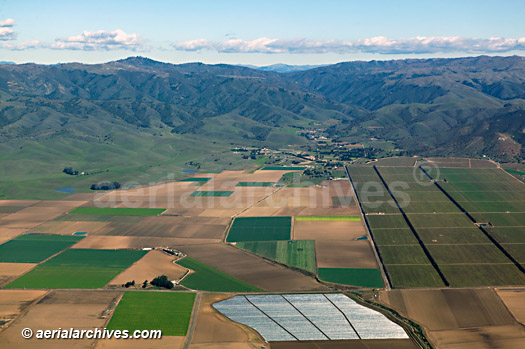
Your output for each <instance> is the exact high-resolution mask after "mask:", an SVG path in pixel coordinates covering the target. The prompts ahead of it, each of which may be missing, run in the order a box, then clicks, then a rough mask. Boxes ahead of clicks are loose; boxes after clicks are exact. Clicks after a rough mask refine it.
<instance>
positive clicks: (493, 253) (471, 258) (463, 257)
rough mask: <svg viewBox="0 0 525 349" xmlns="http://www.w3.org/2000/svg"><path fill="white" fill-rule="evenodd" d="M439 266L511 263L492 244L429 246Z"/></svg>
mask: <svg viewBox="0 0 525 349" xmlns="http://www.w3.org/2000/svg"><path fill="white" fill-rule="evenodd" d="M428 250H429V251H430V254H431V255H432V257H433V258H434V259H435V261H436V263H437V264H438V265H441V264H457V263H484V264H487V263H509V262H510V261H509V260H508V259H507V257H506V256H505V255H504V254H503V253H502V252H501V251H500V250H499V249H498V248H497V247H496V246H495V245H494V244H492V243H489V244H464V245H460V244H453V245H428Z"/></svg>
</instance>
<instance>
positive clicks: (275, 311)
mask: <svg viewBox="0 0 525 349" xmlns="http://www.w3.org/2000/svg"><path fill="white" fill-rule="evenodd" d="M213 306H214V307H215V309H217V310H218V311H220V312H221V313H222V314H224V315H225V316H227V317H228V318H230V319H231V320H233V321H236V322H239V323H242V324H244V325H247V326H250V327H252V328H253V329H255V330H256V331H257V332H259V333H260V334H261V335H262V336H263V337H264V339H265V340H267V341H290V340H301V341H305V340H342V339H393V338H408V336H407V334H406V333H405V331H404V330H403V328H402V327H400V326H399V325H397V324H396V323H394V322H392V321H390V320H389V319H387V318H386V317H385V316H384V315H383V314H381V313H379V312H376V311H374V310H372V309H369V308H367V307H364V306H362V305H360V304H358V303H356V302H354V301H353V300H352V299H350V298H348V297H347V296H345V295H343V294H285V295H247V296H236V297H233V298H230V299H227V300H224V301H221V302H218V303H215V304H214V305H213Z"/></svg>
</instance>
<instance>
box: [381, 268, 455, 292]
mask: <svg viewBox="0 0 525 349" xmlns="http://www.w3.org/2000/svg"><path fill="white" fill-rule="evenodd" d="M386 270H387V272H388V275H389V276H390V280H391V282H392V287H402V288H411V287H444V286H445V284H444V283H443V281H442V280H441V278H440V277H439V274H438V272H437V271H436V269H434V267H433V266H432V265H430V264H428V265H386Z"/></svg>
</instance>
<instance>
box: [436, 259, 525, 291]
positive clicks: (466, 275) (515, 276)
mask: <svg viewBox="0 0 525 349" xmlns="http://www.w3.org/2000/svg"><path fill="white" fill-rule="evenodd" d="M440 269H441V271H442V272H443V273H444V274H445V276H446V278H447V280H448V281H449V282H450V285H451V286H453V287H467V286H468V287H475V286H504V285H516V286H519V285H525V274H523V273H522V272H521V271H520V270H519V269H518V268H517V267H516V266H515V265H514V264H448V265H447V264H444V265H440Z"/></svg>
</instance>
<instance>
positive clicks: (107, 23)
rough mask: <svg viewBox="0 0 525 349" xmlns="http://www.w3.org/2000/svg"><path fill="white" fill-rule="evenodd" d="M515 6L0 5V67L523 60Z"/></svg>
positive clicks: (460, 2)
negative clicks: (132, 59) (131, 61)
mask: <svg viewBox="0 0 525 349" xmlns="http://www.w3.org/2000/svg"><path fill="white" fill-rule="evenodd" d="M524 15H525V1H524V0H503V1H502V0H499V1H486V0H477V1H471V0H454V1H449V0H440V1H435V0H432V1H428V0H418V1H412V0H397V1H392V0H367V1H352V0H339V1H336V0H323V1H309V0H302V1H295V0H288V1H287V0H281V1H273V0H266V1H256V0H251V1H250V0H248V1H247V0H243V1H228V0H222V1H217V0H215V1H204V0H202V1H199V0H194V1H177V0H171V1H148V2H146V1H134V0H126V1H122V0H105V1H98V0H89V1H88V0H84V1H79V0H68V1H62V0H46V1H41V0H1V1H0V61H12V62H16V63H26V62H35V63H41V64H55V63H66V62H83V63H101V62H107V61H112V60H118V59H123V58H126V57H129V56H144V57H149V58H151V59H155V60H159V61H163V62H170V63H187V62H203V63H208V64H216V63H228V64H252V65H258V66H265V65H271V64H276V63H285V64H292V65H305V64H311V65H317V64H332V63H337V62H342V61H353V60H390V59H405V58H428V57H462V56H478V55H498V56H508V55H525V20H524Z"/></svg>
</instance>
